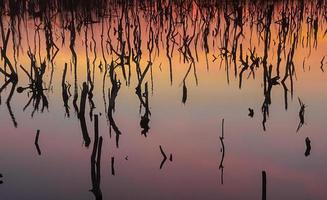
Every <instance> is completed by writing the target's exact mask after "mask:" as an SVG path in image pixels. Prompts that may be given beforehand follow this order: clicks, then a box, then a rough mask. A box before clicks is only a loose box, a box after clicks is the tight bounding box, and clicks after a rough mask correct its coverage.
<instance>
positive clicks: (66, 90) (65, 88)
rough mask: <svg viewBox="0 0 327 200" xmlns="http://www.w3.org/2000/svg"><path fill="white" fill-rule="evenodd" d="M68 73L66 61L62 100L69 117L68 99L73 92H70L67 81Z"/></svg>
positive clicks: (62, 82) (62, 83)
mask: <svg viewBox="0 0 327 200" xmlns="http://www.w3.org/2000/svg"><path fill="white" fill-rule="evenodd" d="M66 73H67V63H65V67H64V72H63V74H62V81H61V90H62V100H63V102H64V107H65V111H66V115H67V117H69V116H70V114H69V105H68V101H69V98H70V97H71V94H70V84H69V83H66Z"/></svg>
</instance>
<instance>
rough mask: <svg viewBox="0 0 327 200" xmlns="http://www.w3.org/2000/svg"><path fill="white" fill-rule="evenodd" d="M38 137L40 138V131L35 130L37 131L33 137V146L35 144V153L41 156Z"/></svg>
mask: <svg viewBox="0 0 327 200" xmlns="http://www.w3.org/2000/svg"><path fill="white" fill-rule="evenodd" d="M39 136H40V130H37V131H36V135H35V140H34V144H35V147H36V150H37V153H38V154H39V155H41V149H40V147H39Z"/></svg>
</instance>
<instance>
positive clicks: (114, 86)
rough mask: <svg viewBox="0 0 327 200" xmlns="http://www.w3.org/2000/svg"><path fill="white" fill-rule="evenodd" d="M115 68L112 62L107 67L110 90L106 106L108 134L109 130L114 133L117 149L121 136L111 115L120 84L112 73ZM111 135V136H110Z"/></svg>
mask: <svg viewBox="0 0 327 200" xmlns="http://www.w3.org/2000/svg"><path fill="white" fill-rule="evenodd" d="M114 69H115V66H114V63H113V62H112V63H111V64H110V65H109V76H110V81H111V85H112V86H111V87H112V88H111V89H109V93H108V96H109V105H108V119H109V125H110V132H111V128H112V129H113V130H114V131H115V134H116V147H117V148H118V147H119V136H120V135H121V132H120V130H119V128H118V126H117V124H116V122H115V120H114V118H113V113H114V111H115V106H116V98H117V95H118V92H119V89H120V86H121V83H120V81H119V80H117V74H116V73H115V71H114ZM110 135H111V134H110Z"/></svg>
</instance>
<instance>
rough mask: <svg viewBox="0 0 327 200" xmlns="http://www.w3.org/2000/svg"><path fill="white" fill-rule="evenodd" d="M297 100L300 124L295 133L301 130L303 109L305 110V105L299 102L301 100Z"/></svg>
mask: <svg viewBox="0 0 327 200" xmlns="http://www.w3.org/2000/svg"><path fill="white" fill-rule="evenodd" d="M298 100H299V104H300V111H299V118H300V122H299V125H298V127H297V129H296V132H299V130H300V129H301V127H302V126H303V124H304V112H305V108H306V105H305V104H304V103H303V102H302V101H301V99H300V98H298Z"/></svg>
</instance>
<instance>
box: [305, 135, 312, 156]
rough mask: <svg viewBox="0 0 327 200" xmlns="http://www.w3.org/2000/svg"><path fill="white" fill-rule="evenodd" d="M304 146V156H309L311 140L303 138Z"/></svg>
mask: <svg viewBox="0 0 327 200" xmlns="http://www.w3.org/2000/svg"><path fill="white" fill-rule="evenodd" d="M305 146H306V149H305V153H304V155H305V156H306V157H307V156H309V155H310V152H311V140H310V139H309V138H308V137H306V138H305Z"/></svg>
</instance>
